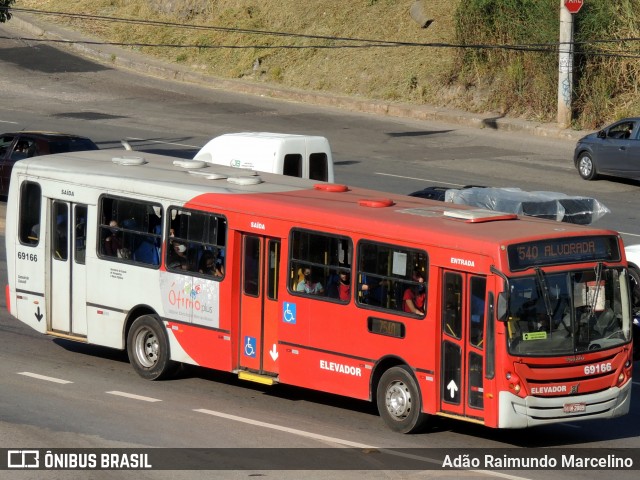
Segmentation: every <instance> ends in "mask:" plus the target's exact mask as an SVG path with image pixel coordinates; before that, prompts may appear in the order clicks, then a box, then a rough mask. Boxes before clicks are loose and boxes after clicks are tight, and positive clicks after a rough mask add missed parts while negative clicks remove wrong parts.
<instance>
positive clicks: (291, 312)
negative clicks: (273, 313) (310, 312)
mask: <svg viewBox="0 0 640 480" xmlns="http://www.w3.org/2000/svg"><path fill="white" fill-rule="evenodd" d="M282 321H283V322H285V323H290V324H292V325H294V324H295V323H296V304H295V303H289V302H284V303H283V304H282Z"/></svg>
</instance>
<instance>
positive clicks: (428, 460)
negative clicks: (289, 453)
mask: <svg viewBox="0 0 640 480" xmlns="http://www.w3.org/2000/svg"><path fill="white" fill-rule="evenodd" d="M194 412H198V413H204V414H206V415H212V416H214V417H220V418H225V419H227V420H233V421H234V422H241V423H246V424H249V425H253V426H255V427H263V428H270V429H272V430H278V431H280V432H285V433H291V434H293V435H298V436H301V437H306V438H310V439H313V440H320V441H322V442H330V443H335V444H337V445H342V446H345V447H349V448H360V449H373V450H378V451H380V452H384V453H386V454H388V455H395V456H398V457H403V458H409V459H412V460H418V461H422V462H425V463H432V464H435V465H438V466H442V460H438V459H435V458H429V457H423V456H422V455H414V454H411V453H405V452H399V451H396V450H393V449H389V448H380V447H375V446H373V445H367V444H365V443H358V442H352V441H350V440H344V439H342V438H336V437H329V436H326V435H320V434H317V433H312V432H307V431H305V430H298V429H297V428H289V427H284V426H282V425H276V424H273V423H267V422H261V421H259V420H252V419H250V418H245V417H238V416H237V415H229V414H228V413H223V412H216V411H214V410H208V409H206V408H196V409H194ZM467 471H468V472H474V473H482V474H485V475H489V476H492V477H499V478H505V479H508V480H528V479H527V478H526V477H518V476H515V475H509V474H506V473H498V472H492V471H489V470H467Z"/></svg>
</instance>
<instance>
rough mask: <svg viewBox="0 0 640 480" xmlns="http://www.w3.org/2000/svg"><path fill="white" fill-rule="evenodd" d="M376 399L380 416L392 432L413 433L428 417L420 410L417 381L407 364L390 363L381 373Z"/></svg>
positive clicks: (420, 402) (420, 401) (420, 399)
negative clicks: (391, 364) (393, 365)
mask: <svg viewBox="0 0 640 480" xmlns="http://www.w3.org/2000/svg"><path fill="white" fill-rule="evenodd" d="M376 400H377V403H378V412H379V413H380V416H381V417H382V419H383V420H384V422H385V423H386V424H387V426H388V427H389V428H391V430H393V431H394V432H399V433H415V432H417V431H419V430H420V429H421V428H422V427H423V426H424V424H425V422H426V421H427V419H428V415H426V414H425V413H422V411H421V408H422V398H421V396H420V390H419V389H418V384H417V382H416V380H415V378H414V376H413V374H412V373H411V370H410V369H409V367H407V366H406V365H399V366H396V367H392V368H390V369H389V370H387V371H386V372H384V373H383V374H382V377H381V378H380V382H379V383H378V390H377V393H376Z"/></svg>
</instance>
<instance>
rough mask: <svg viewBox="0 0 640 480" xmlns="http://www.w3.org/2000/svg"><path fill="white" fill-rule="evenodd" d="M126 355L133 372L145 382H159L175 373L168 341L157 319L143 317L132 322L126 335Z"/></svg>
mask: <svg viewBox="0 0 640 480" xmlns="http://www.w3.org/2000/svg"><path fill="white" fill-rule="evenodd" d="M127 354H128V356H129V362H130V363H131V365H133V368H134V370H135V371H136V372H138V375H140V376H141V377H142V378H145V379H147V380H160V379H161V378H164V377H166V376H168V375H170V374H172V373H173V372H174V371H175V367H176V364H175V363H174V362H172V361H171V360H170V359H171V356H170V353H169V340H168V339H167V334H166V333H165V329H164V326H163V325H162V322H161V321H160V319H159V318H157V317H154V316H151V315H143V316H142V317H139V318H137V319H136V320H135V322H133V325H131V329H130V330H129V334H128V335H127Z"/></svg>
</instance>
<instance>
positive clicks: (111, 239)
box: [104, 220, 122, 257]
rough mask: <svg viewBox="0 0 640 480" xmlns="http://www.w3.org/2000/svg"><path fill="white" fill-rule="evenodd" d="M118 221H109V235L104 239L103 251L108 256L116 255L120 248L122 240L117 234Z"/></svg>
mask: <svg viewBox="0 0 640 480" xmlns="http://www.w3.org/2000/svg"><path fill="white" fill-rule="evenodd" d="M118 235H119V232H118V222H117V221H116V220H111V221H110V222H109V236H107V238H105V239H104V253H105V255H109V256H110V257H115V256H117V255H118V250H119V249H121V248H122V240H120V237H119V236H118Z"/></svg>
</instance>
